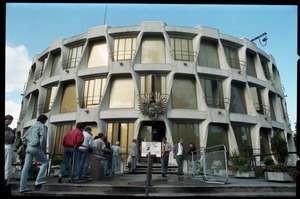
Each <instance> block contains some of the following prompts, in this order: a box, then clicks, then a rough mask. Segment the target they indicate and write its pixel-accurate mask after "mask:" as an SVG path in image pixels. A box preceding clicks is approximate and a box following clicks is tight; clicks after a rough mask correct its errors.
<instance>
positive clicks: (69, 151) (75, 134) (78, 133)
mask: <svg viewBox="0 0 300 199" xmlns="http://www.w3.org/2000/svg"><path fill="white" fill-rule="evenodd" d="M84 128H85V125H84V124H83V123H80V122H78V123H77V124H76V128H75V129H73V130H71V131H69V132H68V133H67V134H66V135H65V137H64V138H63V141H62V145H63V146H64V154H63V163H62V165H61V167H60V173H59V175H58V183H62V176H63V175H64V173H65V171H66V168H67V166H68V164H69V163H70V160H72V158H73V153H74V152H75V151H76V150H78V148H79V146H81V144H82V143H83V141H84V135H83V133H82V132H83V130H84ZM74 162H75V163H76V153H75V154H74ZM73 170H74V171H76V170H75V168H73ZM71 175H72V173H71ZM70 177H72V176H70Z"/></svg>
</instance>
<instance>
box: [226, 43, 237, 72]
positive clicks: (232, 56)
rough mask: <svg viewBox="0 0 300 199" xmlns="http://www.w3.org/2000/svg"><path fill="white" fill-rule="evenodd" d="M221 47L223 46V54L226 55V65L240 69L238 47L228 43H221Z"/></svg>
mask: <svg viewBox="0 0 300 199" xmlns="http://www.w3.org/2000/svg"><path fill="white" fill-rule="evenodd" d="M223 47H224V51H225V56H226V60H227V63H228V65H229V66H230V67H231V68H235V69H241V66H240V62H241V61H240V59H239V54H238V49H237V48H235V47H231V46H228V45H223Z"/></svg>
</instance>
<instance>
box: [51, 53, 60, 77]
mask: <svg viewBox="0 0 300 199" xmlns="http://www.w3.org/2000/svg"><path fill="white" fill-rule="evenodd" d="M59 60H60V53H56V54H53V62H52V67H51V73H50V77H52V76H56V75H59V74H60V73H61V67H60V63H59Z"/></svg>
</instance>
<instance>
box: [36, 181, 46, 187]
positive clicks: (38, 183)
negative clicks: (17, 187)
mask: <svg viewBox="0 0 300 199" xmlns="http://www.w3.org/2000/svg"><path fill="white" fill-rule="evenodd" d="M45 183H47V181H45V180H43V181H39V182H35V183H34V185H35V186H39V185H42V184H45Z"/></svg>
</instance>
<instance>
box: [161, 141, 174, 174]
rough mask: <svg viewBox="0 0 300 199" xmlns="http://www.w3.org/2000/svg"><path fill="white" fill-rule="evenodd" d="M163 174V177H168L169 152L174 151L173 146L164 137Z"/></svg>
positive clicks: (162, 150)
mask: <svg viewBox="0 0 300 199" xmlns="http://www.w3.org/2000/svg"><path fill="white" fill-rule="evenodd" d="M161 148H162V149H161V152H162V155H161V158H160V162H161V175H162V177H167V172H168V166H169V154H170V152H171V151H172V146H171V144H169V143H168V142H167V138H166V137H163V138H162V146H161Z"/></svg>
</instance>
